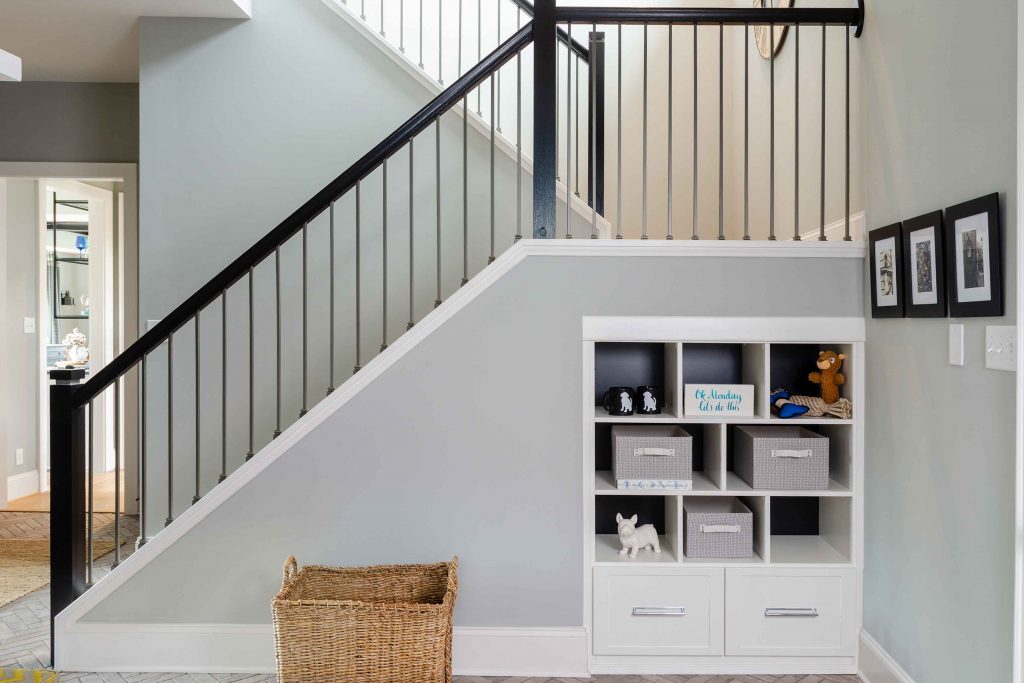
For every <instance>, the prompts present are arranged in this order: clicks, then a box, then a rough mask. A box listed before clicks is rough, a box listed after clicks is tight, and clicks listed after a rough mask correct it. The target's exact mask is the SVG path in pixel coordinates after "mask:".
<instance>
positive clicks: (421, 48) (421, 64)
mask: <svg viewBox="0 0 1024 683" xmlns="http://www.w3.org/2000/svg"><path fill="white" fill-rule="evenodd" d="M419 25H420V61H419V67H420V68H421V69H422V68H423V0H420V21H419ZM438 68H439V69H440V62H438Z"/></svg>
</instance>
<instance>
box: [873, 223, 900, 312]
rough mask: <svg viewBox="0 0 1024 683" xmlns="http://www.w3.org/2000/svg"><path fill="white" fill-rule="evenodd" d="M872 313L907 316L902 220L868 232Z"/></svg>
mask: <svg viewBox="0 0 1024 683" xmlns="http://www.w3.org/2000/svg"><path fill="white" fill-rule="evenodd" d="M868 254H869V258H870V259H871V317H872V318H902V317H903V300H904V295H903V231H902V226H901V224H900V223H895V224H893V225H888V226H886V227H884V228H878V229H877V230H872V231H871V232H870V233H869V234H868Z"/></svg>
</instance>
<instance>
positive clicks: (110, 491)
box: [0, 471, 124, 512]
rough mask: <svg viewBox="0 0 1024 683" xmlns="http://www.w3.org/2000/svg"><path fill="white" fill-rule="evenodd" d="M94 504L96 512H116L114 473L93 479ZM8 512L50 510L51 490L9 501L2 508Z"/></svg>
mask: <svg viewBox="0 0 1024 683" xmlns="http://www.w3.org/2000/svg"><path fill="white" fill-rule="evenodd" d="M93 501H94V502H93V505H94V511H95V512H114V473H113V472H99V473H97V474H96V477H95V479H94V481H93ZM121 510H124V471H122V472H121ZM0 511H7V512H49V511H50V492H49V491H44V492H42V493H33V494H32V495H30V496H25V497H24V498H16V499H14V500H11V501H8V502H7V505H6V506H5V507H3V508H0Z"/></svg>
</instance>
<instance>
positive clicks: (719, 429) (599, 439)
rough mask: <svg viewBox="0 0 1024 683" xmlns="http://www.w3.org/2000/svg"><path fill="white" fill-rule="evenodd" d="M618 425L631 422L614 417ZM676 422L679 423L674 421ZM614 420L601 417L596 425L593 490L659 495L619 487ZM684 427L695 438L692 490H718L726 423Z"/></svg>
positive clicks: (671, 493) (678, 492) (720, 479)
mask: <svg viewBox="0 0 1024 683" xmlns="http://www.w3.org/2000/svg"><path fill="white" fill-rule="evenodd" d="M615 422H616V423H619V424H635V422H633V423H630V422H628V421H627V420H624V419H623V418H617V419H616V420H615ZM674 422H678V420H675V421H674ZM613 426H614V425H613V423H611V422H606V421H604V420H599V421H598V422H597V424H595V425H594V467H595V472H594V493H596V494H598V495H609V494H611V495H659V494H658V493H655V492H652V491H643V490H621V489H618V488H616V485H615V477H614V474H613V471H612V436H611V431H612V427H613ZM683 429H685V430H686V432H687V433H688V434H689V435H690V436H691V437H692V438H693V459H692V463H691V464H692V467H693V492H694V493H719V492H721V491H722V483H723V478H722V474H721V472H722V468H721V463H722V453H723V448H724V444H723V439H724V432H723V429H724V425H721V424H703V425H702V424H684V425H683ZM685 493H687V492H684V491H672V490H666V491H663V492H660V495H680V494H685Z"/></svg>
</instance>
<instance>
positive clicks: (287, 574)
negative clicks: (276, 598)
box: [281, 555, 299, 586]
mask: <svg viewBox="0 0 1024 683" xmlns="http://www.w3.org/2000/svg"><path fill="white" fill-rule="evenodd" d="M298 573H299V563H298V561H297V560H296V559H295V556H294V555H289V556H288V559H287V560H285V561H284V578H283V579H282V580H281V585H282V586H287V585H288V582H289V581H291V580H292V579H294V578H295V576H296V575H297V574H298Z"/></svg>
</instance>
